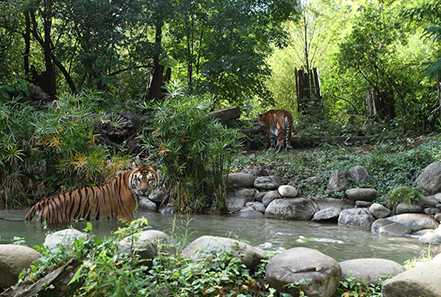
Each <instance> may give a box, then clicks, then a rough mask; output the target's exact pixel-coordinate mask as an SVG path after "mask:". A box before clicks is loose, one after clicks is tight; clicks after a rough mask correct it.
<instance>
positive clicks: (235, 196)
mask: <svg viewBox="0 0 441 297" xmlns="http://www.w3.org/2000/svg"><path fill="white" fill-rule="evenodd" d="M255 193H256V190H255V189H240V190H236V191H234V192H232V193H228V195H227V199H226V202H227V209H228V211H230V212H232V211H237V210H240V209H241V208H242V207H244V206H245V204H246V203H247V202H251V201H253V198H254V194H255Z"/></svg>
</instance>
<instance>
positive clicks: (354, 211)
mask: <svg viewBox="0 0 441 297" xmlns="http://www.w3.org/2000/svg"><path fill="white" fill-rule="evenodd" d="M374 221H375V218H374V217H373V216H372V215H371V214H370V213H369V211H367V210H366V209H364V208H350V209H344V210H343V211H342V212H341V213H340V216H339V217H338V224H339V225H341V226H346V227H350V228H357V229H363V230H368V231H370V230H371V226H372V223H373V222H374Z"/></svg>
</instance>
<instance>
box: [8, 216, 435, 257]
mask: <svg viewBox="0 0 441 297" xmlns="http://www.w3.org/2000/svg"><path fill="white" fill-rule="evenodd" d="M27 211H28V209H22V210H4V209H0V217H1V218H8V219H13V220H22V219H24V217H25V215H26V213H27ZM141 216H144V217H146V218H147V219H148V222H149V225H150V226H151V227H152V229H154V230H160V231H164V232H166V233H167V234H169V235H170V234H171V233H170V231H171V230H172V228H173V227H174V230H175V231H174V237H176V238H178V239H181V240H182V238H183V236H184V234H185V232H186V233H187V234H189V236H188V239H187V241H186V243H187V244H189V243H190V242H191V241H193V240H194V239H196V238H198V237H200V236H203V235H213V236H223V237H230V238H234V239H238V240H241V241H245V242H247V243H249V244H251V245H253V246H256V247H259V248H261V249H264V250H278V249H290V248H293V247H307V248H312V249H316V250H318V251H320V252H322V253H324V254H326V255H328V256H330V257H332V258H334V259H335V260H337V261H339V262H340V261H344V260H350V259H356V258H383V259H389V260H394V261H396V262H398V263H400V264H404V263H405V261H406V260H409V259H413V258H418V257H419V256H420V254H421V252H422V251H423V250H425V249H427V248H428V245H426V244H422V243H420V242H419V241H418V239H415V238H410V237H387V236H380V235H377V234H373V233H371V232H369V231H364V230H358V229H352V228H347V227H341V226H338V225H337V224H323V223H316V222H310V221H288V220H276V219H265V218H264V219H243V218H237V217H227V216H220V215H192V216H185V215H184V216H173V215H161V214H159V213H152V212H142V211H137V212H136V217H137V218H138V217H141ZM69 226H72V227H73V228H75V229H77V230H80V231H83V229H84V228H85V227H86V222H78V223H72V224H70V225H69ZM92 226H93V229H92V231H93V232H94V233H95V234H96V235H98V236H99V237H100V238H104V237H108V236H109V235H110V234H111V232H112V231H116V230H117V229H118V224H117V222H116V220H100V221H92ZM65 228H67V226H65V227H58V228H56V229H52V230H45V229H44V226H43V224H42V223H37V222H35V221H32V222H9V221H3V220H0V238H1V241H0V243H2V244H7V243H13V241H14V237H20V238H24V240H25V241H26V245H28V246H31V247H32V246H34V245H41V244H42V243H43V242H44V238H45V236H46V233H47V232H49V231H57V230H60V229H65ZM431 250H432V251H433V252H434V253H435V254H436V253H439V252H441V248H440V247H438V246H431Z"/></svg>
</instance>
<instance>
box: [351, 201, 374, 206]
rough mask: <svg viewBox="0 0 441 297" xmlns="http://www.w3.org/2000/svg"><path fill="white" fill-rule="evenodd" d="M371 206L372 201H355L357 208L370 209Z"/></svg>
mask: <svg viewBox="0 0 441 297" xmlns="http://www.w3.org/2000/svg"><path fill="white" fill-rule="evenodd" d="M371 205H372V202H371V201H362V200H357V201H355V208H369V207H370V206H371Z"/></svg>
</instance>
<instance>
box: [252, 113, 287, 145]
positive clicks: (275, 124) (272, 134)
mask: <svg viewBox="0 0 441 297" xmlns="http://www.w3.org/2000/svg"><path fill="white" fill-rule="evenodd" d="M257 121H258V123H260V125H263V126H265V127H266V129H267V132H268V140H269V142H270V147H271V148H273V147H274V148H275V149H277V148H278V150H277V152H278V153H280V151H281V150H282V148H283V147H285V149H286V150H288V149H292V148H293V147H292V146H291V137H292V135H291V131H292V126H293V119H292V115H291V113H290V112H289V111H287V110H284V109H278V110H273V109H272V110H270V111H268V112H266V113H264V114H259V115H258V117H257Z"/></svg>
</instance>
